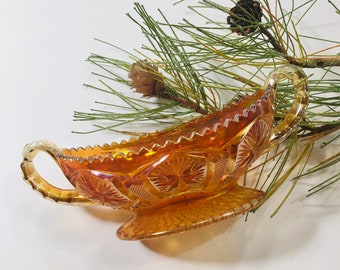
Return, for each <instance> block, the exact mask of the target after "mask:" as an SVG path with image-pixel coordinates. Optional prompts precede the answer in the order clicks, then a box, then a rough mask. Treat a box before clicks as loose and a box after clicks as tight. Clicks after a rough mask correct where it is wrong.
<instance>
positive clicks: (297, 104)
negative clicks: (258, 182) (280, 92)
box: [265, 65, 308, 146]
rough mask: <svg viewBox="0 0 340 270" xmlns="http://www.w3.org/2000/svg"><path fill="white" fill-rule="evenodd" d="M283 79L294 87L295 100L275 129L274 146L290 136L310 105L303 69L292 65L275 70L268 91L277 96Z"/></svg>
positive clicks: (266, 85)
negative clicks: (276, 93)
mask: <svg viewBox="0 0 340 270" xmlns="http://www.w3.org/2000/svg"><path fill="white" fill-rule="evenodd" d="M282 79H288V80H290V81H291V82H292V84H293V86H294V100H293V104H292V106H291V108H290V110H289V112H288V113H287V115H286V117H285V118H284V119H283V120H282V121H281V122H280V123H278V125H277V126H275V127H274V129H273V134H272V136H271V139H270V144H271V145H272V146H274V145H277V144H279V143H280V142H282V141H283V140H285V139H286V138H287V137H288V136H289V134H290V133H291V132H292V131H293V130H294V129H295V128H296V125H297V123H298V122H299V121H300V120H301V118H302V117H303V114H304V111H305V109H306V107H307V105H308V83H307V76H306V74H305V73H304V72H303V71H302V69H300V68H298V67H295V66H292V65H284V66H281V67H279V68H277V69H275V70H274V71H272V72H271V73H270V74H269V76H268V78H267V81H266V84H265V89H266V91H273V92H274V94H275V91H276V89H277V85H278V83H279V82H280V81H281V80H282Z"/></svg>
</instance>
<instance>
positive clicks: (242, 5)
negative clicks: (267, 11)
mask: <svg viewBox="0 0 340 270" xmlns="http://www.w3.org/2000/svg"><path fill="white" fill-rule="evenodd" d="M262 15H263V13H262V8H261V5H260V3H259V2H257V1H253V0H240V1H238V2H237V3H236V6H235V7H233V8H232V9H230V15H229V16H228V18H227V22H228V24H229V25H230V30H231V31H232V32H236V33H237V34H238V35H243V36H245V35H247V34H249V33H252V32H254V31H255V30H256V29H257V24H258V23H259V22H261V17H262Z"/></svg>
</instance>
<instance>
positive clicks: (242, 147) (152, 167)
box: [21, 65, 308, 240]
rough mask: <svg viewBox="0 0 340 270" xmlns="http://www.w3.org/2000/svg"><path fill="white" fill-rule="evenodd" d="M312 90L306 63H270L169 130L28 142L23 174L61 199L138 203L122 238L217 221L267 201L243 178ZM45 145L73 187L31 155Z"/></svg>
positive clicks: (285, 131)
mask: <svg viewBox="0 0 340 270" xmlns="http://www.w3.org/2000/svg"><path fill="white" fill-rule="evenodd" d="M282 79H289V80H290V81H291V82H292V84H293V86H294V100H293V103H292V107H291V109H290V111H289V113H288V114H287V116H286V118H285V119H284V120H283V121H282V122H280V123H279V124H277V125H276V126H275V125H274V110H275V108H274V99H275V92H276V88H277V85H278V83H279V81H281V80H282ZM307 90H308V86H307V82H306V76H305V74H304V73H303V72H302V71H301V69H299V68H296V67H293V66H290V65H286V66H282V67H279V68H277V69H276V70H274V71H272V72H271V73H270V74H269V76H268V79H267V81H266V84H265V86H264V88H263V89H260V90H259V91H257V92H256V93H254V94H253V95H248V96H246V97H244V98H242V99H241V100H238V101H237V102H233V103H232V104H231V105H229V106H227V107H225V108H224V109H222V110H221V111H219V112H215V113H212V114H209V115H206V116H202V117H200V118H197V119H195V120H192V121H190V122H188V123H185V124H182V125H180V126H177V127H174V128H173V129H170V130H164V131H161V132H155V133H152V134H149V135H147V136H142V137H139V138H137V139H136V138H132V139H130V140H129V141H122V142H121V143H112V144H105V145H102V146H98V145H97V146H94V147H90V146H88V147H86V148H82V147H80V148H71V149H66V148H61V149H59V148H58V147H56V146H55V145H54V144H53V143H51V142H47V141H38V142H35V143H31V144H28V145H26V146H25V148H24V150H23V162H22V164H21V168H22V171H23V178H24V179H25V181H26V182H27V183H29V184H30V185H31V186H32V187H33V189H35V190H36V191H38V192H39V193H40V194H42V195H43V196H44V197H46V198H49V199H51V200H53V201H55V202H61V203H66V204H72V205H86V204H93V203H97V204H99V205H104V206H108V207H113V208H120V209H128V210H131V211H133V212H134V213H135V215H134V217H133V218H132V219H131V220H130V221H128V222H127V223H125V224H124V225H122V226H121V227H120V228H119V229H118V231H117V234H118V236H119V237H120V238H121V239H127V240H138V239H147V238H152V237H157V236H163V235H168V234H172V233H177V232H182V231H186V230H189V229H193V228H197V227H200V226H204V225H208V224H211V223H214V222H218V221H220V220H224V219H227V218H229V217H232V216H235V215H238V214H240V213H244V212H247V211H249V210H251V209H253V208H255V207H257V206H258V205H259V204H261V202H262V201H263V199H264V192H263V191H261V190H256V189H252V188H247V187H243V186H241V185H239V184H238V179H239V177H240V176H241V175H242V174H244V173H245V172H246V170H247V169H248V168H249V166H250V165H251V164H252V163H253V162H254V161H255V160H256V159H257V158H258V157H259V156H260V155H261V154H262V153H263V152H265V151H267V150H268V149H270V148H271V147H272V146H274V145H277V144H278V143H279V142H281V141H282V140H284V139H285V138H286V137H287V136H288V135H289V133H290V132H291V131H292V130H293V129H295V127H296V124H297V122H298V121H299V119H300V118H301V117H302V115H303V112H304V110H305V107H306V105H307V102H308V91H307ZM40 151H43V152H46V153H48V154H49V155H50V156H51V157H52V158H53V159H54V160H55V161H56V163H57V164H58V166H60V168H61V170H62V171H63V173H64V174H65V176H66V178H67V179H68V180H69V182H70V183H71V184H72V185H73V186H74V189H71V190H65V189H61V188H57V187H55V186H53V185H51V184H50V183H49V182H47V181H46V180H45V179H43V178H42V177H41V176H40V175H39V173H38V172H37V171H36V169H35V166H34V163H33V159H34V157H35V156H36V154H37V153H38V152H40Z"/></svg>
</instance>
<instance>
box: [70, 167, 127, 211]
mask: <svg viewBox="0 0 340 270" xmlns="http://www.w3.org/2000/svg"><path fill="white" fill-rule="evenodd" d="M73 178H76V181H75V186H76V189H77V190H78V192H79V193H80V194H82V195H83V196H85V197H87V198H89V199H90V200H92V201H95V202H97V203H100V204H102V205H107V206H113V207H117V206H122V205H124V204H125V205H126V204H130V203H131V200H130V199H129V198H127V197H126V196H124V195H123V194H122V193H121V192H120V191H119V190H118V189H117V188H116V187H115V186H114V184H113V183H112V182H111V181H109V180H104V179H103V178H101V177H98V176H97V175H95V174H93V173H91V171H88V170H79V171H78V172H77V173H75V175H74V177H73Z"/></svg>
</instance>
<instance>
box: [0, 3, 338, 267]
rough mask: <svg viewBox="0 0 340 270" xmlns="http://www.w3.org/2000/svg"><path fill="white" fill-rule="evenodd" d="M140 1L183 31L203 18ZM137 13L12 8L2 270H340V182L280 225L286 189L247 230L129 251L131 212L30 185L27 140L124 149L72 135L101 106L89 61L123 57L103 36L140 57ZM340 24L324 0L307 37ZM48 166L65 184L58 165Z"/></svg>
mask: <svg viewBox="0 0 340 270" xmlns="http://www.w3.org/2000/svg"><path fill="white" fill-rule="evenodd" d="M188 2H194V1H188ZM220 2H221V1H220ZM283 2H285V1H283ZM297 2H300V3H301V2H302V1H297ZM334 2H335V3H337V4H339V2H338V1H337V0H334ZM141 3H145V5H146V7H147V9H148V10H149V11H150V13H151V14H155V12H156V8H161V9H162V10H163V12H164V13H165V14H166V16H167V17H168V18H169V19H170V20H171V21H173V22H177V21H179V20H180V19H181V18H182V17H184V16H185V17H190V18H195V16H194V15H193V14H191V13H190V12H188V11H186V9H185V8H184V7H185V6H186V4H181V5H180V6H177V7H173V6H172V5H171V3H172V1H141ZM126 12H133V1H126V0H125V1H109V0H97V1H90V0H82V1H80V0H74V1H73V0H67V1H66V0H58V1H56V0H49V1H42V0H27V1H18V0H11V1H10V0H3V1H1V5H0V29H1V32H0V33H1V37H0V40H1V43H0V48H1V58H0V59H1V64H0V82H1V86H0V87H1V98H0V112H1V119H2V121H1V126H2V127H1V133H0V134H1V135H0V136H1V143H2V147H1V159H0V166H1V167H0V168H1V176H0V185H1V186H0V236H1V237H0V264H1V269H36V270H40V269H49V270H54V269H65V270H66V269H84V270H85V269H100V270H105V269H195V270H198V269H233V270H236V269H262V270H264V269H276V270H277V269H310V270H311V269H330V270H331V269H340V252H339V251H340V233H339V228H340V211H339V210H340V201H339V198H340V191H339V183H338V184H337V185H335V186H334V187H333V189H332V190H330V191H327V192H323V193H320V194H318V195H317V196H314V197H312V198H310V199H305V194H306V190H307V189H308V188H309V187H310V185H311V184H310V183H309V182H308V181H304V182H302V183H301V184H299V185H298V187H297V189H296V190H295V191H294V193H293V194H292V196H291V197H290V198H289V200H288V201H287V203H286V204H285V205H284V207H283V208H282V209H281V211H280V212H279V214H278V215H277V216H276V217H275V218H273V219H271V218H270V217H269V216H270V214H271V213H272V212H273V210H274V209H275V207H276V206H277V205H278V203H279V202H280V199H282V196H283V195H284V194H285V193H284V191H282V192H278V194H277V195H276V196H274V198H273V200H270V201H269V202H268V203H267V204H266V205H265V206H263V207H262V208H261V209H260V211H259V212H258V213H257V214H255V215H252V216H251V217H250V219H249V220H248V222H244V219H243V218H242V217H241V218H239V219H238V220H231V221H225V222H221V223H219V224H214V225H211V226H208V227H205V228H202V229H199V230H195V231H191V232H188V233H184V234H181V235H175V236H171V237H167V238H160V239H156V240H152V241H145V242H139V241H136V242H128V241H122V240H119V239H117V238H116V237H115V230H116V229H117V228H118V227H119V225H120V224H122V222H123V221H124V220H126V218H127V217H126V216H124V215H123V214H119V213H117V212H114V211H111V210H100V209H96V208H89V209H86V208H85V209H84V208H80V207H69V206H64V205H58V204H55V203H52V202H49V201H47V200H43V199H42V198H41V197H40V196H38V194H37V193H35V192H33V191H32V190H31V189H30V187H29V186H28V185H26V184H25V183H24V182H23V181H22V180H21V179H22V178H21V172H20V168H19V164H20V162H21V151H22V148H23V146H24V145H25V144H26V143H28V142H32V141H35V140H39V139H49V140H51V141H54V142H55V143H57V144H58V145H59V146H62V147H71V146H80V145H83V146H85V145H92V144H95V143H104V142H111V141H117V140H118V141H119V140H120V137H119V136H118V135H115V134H103V133H96V134H92V135H76V134H72V133H71V131H72V130H79V129H83V130H86V129H87V128H90V126H87V125H86V124H83V125H79V124H77V125H76V124H75V123H74V122H73V121H72V115H73V111H74V110H82V111H87V110H88V109H89V108H90V107H91V106H92V102H93V100H95V98H96V97H94V95H96V93H94V92H93V90H90V89H86V88H84V87H83V86H82V83H85V82H93V81H94V80H95V78H93V76H91V74H90V72H91V71H92V68H93V67H91V65H90V64H89V63H86V62H85V61H84V60H85V59H86V57H87V56H88V55H89V54H90V53H91V52H99V53H106V54H109V55H110V56H112V57H117V58H119V57H120V53H119V52H118V51H116V50H113V49H109V48H107V47H105V46H103V45H102V44H99V43H98V42H96V41H94V39H93V38H95V37H96V38H100V39H103V40H105V41H109V42H112V43H114V44H116V45H118V46H120V47H122V48H124V49H127V50H130V51H131V50H132V49H133V48H139V47H140V44H141V43H142V42H144V39H143V36H142V34H141V33H140V31H139V29H138V27H137V26H136V25H135V24H133V23H132V22H131V21H130V20H129V19H128V18H127V17H126V15H125V13H126ZM339 23H340V15H336V14H335V12H334V9H333V8H332V7H331V6H330V4H329V3H328V1H318V4H317V8H316V9H315V11H314V12H313V13H311V15H309V16H307V17H306V18H305V20H304V23H303V24H302V28H303V29H302V30H305V31H307V33H312V34H314V35H317V36H320V37H325V38H330V39H333V40H340V35H339ZM309 46H310V47H311V48H313V47H315V46H316V45H315V44H309ZM313 49H314V50H317V49H318V48H313ZM319 49H320V48H319ZM338 71H339V70H338ZM335 147H338V145H337V146H335ZM43 162H44V161H43ZM42 167H43V168H42V170H44V173H45V175H47V176H48V177H50V178H51V179H52V181H55V180H53V179H58V178H60V179H59V182H58V183H57V184H58V185H59V186H62V185H63V184H62V183H63V181H64V178H63V177H62V176H61V175H59V174H60V172H59V171H58V170H57V168H55V167H56V166H55V164H54V163H53V162H47V163H46V166H45V165H44V166H42ZM333 173H334V171H333ZM320 177H324V176H323V175H322V176H320ZM310 180H311V181H313V179H310ZM65 186H67V185H66V184H65ZM280 196H281V197H280Z"/></svg>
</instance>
